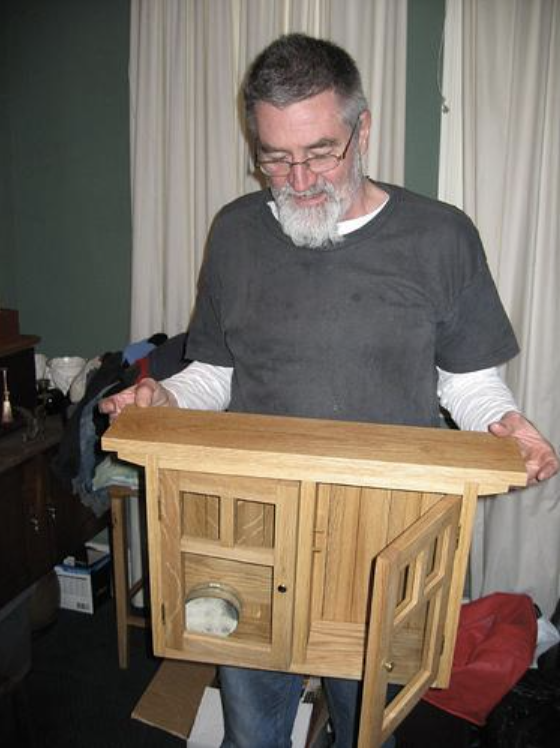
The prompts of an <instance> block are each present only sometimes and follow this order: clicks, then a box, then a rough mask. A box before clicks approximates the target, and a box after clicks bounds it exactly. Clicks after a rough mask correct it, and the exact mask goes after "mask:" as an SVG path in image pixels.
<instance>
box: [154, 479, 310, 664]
mask: <svg viewBox="0 0 560 748" xmlns="http://www.w3.org/2000/svg"><path fill="white" fill-rule="evenodd" d="M158 491H159V504H160V509H159V518H158V528H157V530H156V532H155V536H156V537H155V538H154V533H153V531H152V529H151V528H150V530H149V532H150V556H151V558H152V559H153V558H154V552H153V545H154V543H157V544H158V545H159V548H160V553H161V556H160V558H161V562H160V566H161V568H160V569H158V570H156V575H157V578H158V582H156V588H157V589H153V591H152V596H154V595H155V596H156V600H157V598H160V600H159V604H160V606H161V617H160V620H159V621H156V622H155V623H154V625H155V627H156V628H157V629H159V630H158V631H157V632H156V635H155V637H154V641H155V646H157V647H158V648H159V649H160V651H159V652H158V654H163V655H165V656H172V657H176V656H179V657H184V658H186V659H190V660H198V661H203V662H215V663H220V664H231V665H244V666H249V667H257V668H265V669H268V668H274V669H287V667H288V665H289V657H290V651H291V636H292V611H293V586H294V569H295V546H296V543H295V540H296V533H297V516H298V495H299V486H298V484H297V483H293V482H289V481H278V480H263V479H256V478H242V477H236V476H216V475H209V474H202V473H187V472H182V471H174V470H161V471H160V472H159V481H158ZM151 577H152V580H153V579H154V569H153V568H152V570H151ZM156 605H157V602H156ZM206 613H208V616H209V619H210V618H211V621H212V624H211V625H210V623H209V625H208V626H206V625H205V621H204V616H205V614H206ZM156 651H157V650H156Z"/></svg>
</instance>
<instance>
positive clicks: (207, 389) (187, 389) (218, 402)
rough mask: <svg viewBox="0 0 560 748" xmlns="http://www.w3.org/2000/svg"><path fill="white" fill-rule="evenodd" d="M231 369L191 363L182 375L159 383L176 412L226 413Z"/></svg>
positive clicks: (179, 374)
mask: <svg viewBox="0 0 560 748" xmlns="http://www.w3.org/2000/svg"><path fill="white" fill-rule="evenodd" d="M232 375H233V369H231V368H229V367H223V366H212V365H211V364H204V363H201V362H200V361H193V363H192V364H191V365H190V366H187V367H186V368H185V369H183V370H182V371H180V372H178V373H177V374H174V375H173V376H172V377H168V378H167V379H164V380H162V382H161V384H162V385H163V386H164V387H165V389H166V390H169V392H171V393H172V394H173V395H175V399H176V400H177V404H178V405H179V407H180V408H188V409H190V410H226V409H227V407H228V405H229V401H230V397H231V378H232Z"/></svg>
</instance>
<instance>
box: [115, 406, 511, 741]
mask: <svg viewBox="0 0 560 748" xmlns="http://www.w3.org/2000/svg"><path fill="white" fill-rule="evenodd" d="M103 446H104V448H105V449H108V450H114V451H117V452H118V455H119V457H120V458H121V459H124V460H128V461H130V462H134V463H136V464H138V465H143V466H144V467H145V469H146V489H147V515H148V545H149V558H150V584H151V598H152V610H153V634H154V649H155V652H156V654H158V655H160V656H164V657H172V658H183V659H189V660H195V661H204V662H214V663H218V664H232V665H241V666H246V667H254V668H264V669H273V670H283V671H286V672H298V673H307V674H315V675H333V676H341V677H347V678H355V679H360V678H361V679H363V681H364V688H363V701H362V713H361V722H360V737H359V746H360V748H366V746H367V747H368V748H371V746H376V745H379V744H381V742H382V741H383V740H384V739H385V738H386V737H387V736H388V735H389V734H390V733H391V732H392V731H393V730H394V728H395V727H396V725H397V724H398V723H399V722H400V721H401V720H402V719H403V718H404V716H406V714H407V713H408V712H409V711H410V709H411V708H412V707H413V706H414V704H415V703H416V702H417V701H418V699H419V698H420V697H421V696H422V694H423V693H424V692H425V690H426V689H427V688H428V687H430V686H432V685H436V686H439V687H445V686H447V685H448V682H449V677H450V672H451V664H452V656H453V649H454V643H455V636H456V631H457V624H458V618H459V611H460V604H461V598H462V593H463V586H464V579H465V573H466V567H467V558H468V551H469V546H470V538H471V532H472V525H473V520H474V514H475V509H476V501H477V497H478V496H481V495H489V494H497V493H504V492H506V491H507V490H508V489H509V487H510V486H521V485H524V484H525V470H524V465H523V462H522V460H521V458H520V456H519V454H518V450H517V447H516V445H515V443H513V441H510V440H503V439H496V438H495V437H492V436H490V435H488V434H472V433H461V432H456V431H448V430H445V429H421V428H404V427H391V426H375V425H371V424H360V423H342V422H326V421H320V420H306V419H296V418H279V417H264V416H253V415H239V414H233V413H202V412H194V411H173V410H166V409H149V410H145V409H144V410H143V409H134V408H130V409H127V410H126V411H125V412H124V413H123V414H122V415H121V416H120V417H119V419H118V420H117V421H116V422H115V423H114V424H113V425H112V426H111V427H110V429H109V430H108V431H107V432H106V434H105V436H104V438H103ZM200 596H202V597H203V598H204V600H205V601H206V602H209V604H210V606H212V605H213V604H214V603H216V607H213V608H212V609H213V610H214V617H216V616H217V617H218V619H219V617H221V616H223V615H225V614H224V613H223V611H224V610H225V611H226V612H227V615H228V616H229V617H228V618H226V619H225V620H226V622H228V625H229V628H227V629H224V630H219V628H218V629H205V628H204V627H202V628H201V627H200V623H199V621H198V619H196V621H195V617H194V615H192V614H191V611H192V610H193V609H192V608H191V607H189V605H190V604H191V603H192V600H193V599H195V600H198V599H199V598H200ZM195 623H196V625H195ZM388 683H397V684H401V685H402V686H403V688H402V690H401V691H400V692H399V694H398V696H397V697H396V698H395V699H394V700H393V701H392V702H391V703H390V704H389V705H387V706H386V705H385V693H386V690H387V684H388Z"/></svg>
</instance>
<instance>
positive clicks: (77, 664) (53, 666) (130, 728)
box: [0, 601, 185, 748]
mask: <svg viewBox="0 0 560 748" xmlns="http://www.w3.org/2000/svg"><path fill="white" fill-rule="evenodd" d="M159 664H160V660H158V659H157V658H155V657H154V656H153V655H152V654H151V651H150V642H149V635H148V634H147V633H146V632H145V631H144V630H142V629H133V630H132V631H131V634H130V665H129V668H128V670H121V669H120V668H119V665H118V657H117V633H116V622H115V614H114V606H113V604H112V602H111V601H107V602H105V603H104V604H102V605H101V606H100V608H99V609H98V610H97V611H96V613H95V615H93V616H89V615H85V614H81V613H74V612H71V611H65V610H60V611H58V614H57V617H56V620H55V622H54V623H53V624H51V625H50V626H49V627H48V628H46V629H44V630H43V631H41V632H39V633H36V634H35V635H34V638H33V657H32V668H31V672H30V673H29V674H28V676H27V678H26V680H25V688H24V692H25V693H24V701H25V712H26V715H27V717H26V720H25V721H26V723H27V724H28V727H29V728H30V729H29V730H26V731H25V732H26V733H27V735H26V736H23V735H22V731H21V729H20V730H19V732H18V730H17V720H16V719H15V716H13V713H14V711H18V708H17V706H16V707H14V704H12V705H11V706H8V705H3V711H2V713H0V746H2V748H24V746H25V748H27V746H33V748H129V747H130V748H132V746H134V748H178V746H184V745H185V743H184V741H183V740H180V739H179V738H177V737H175V736H173V735H170V734H168V733H166V732H164V731H162V730H160V729H157V728H154V727H151V726H149V725H145V724H143V723H141V722H138V721H137V720H135V719H132V718H131V716H130V715H131V712H132V710H133V708H134V707H135V705H136V703H137V702H138V700H139V699H140V697H141V695H142V693H143V692H144V690H145V689H146V687H147V686H148V684H149V682H150V680H151V679H152V677H153V675H154V674H155V672H156V670H157V668H158V666H159ZM20 706H21V704H20ZM7 708H11V710H12V718H7V717H8V715H7V713H6V709H7ZM19 711H21V710H19Z"/></svg>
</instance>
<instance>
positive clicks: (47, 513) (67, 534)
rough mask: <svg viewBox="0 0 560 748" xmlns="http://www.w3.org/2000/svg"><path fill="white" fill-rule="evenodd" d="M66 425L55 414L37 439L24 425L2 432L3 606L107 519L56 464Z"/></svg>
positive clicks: (0, 534) (0, 537)
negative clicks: (28, 436) (27, 437)
mask: <svg viewBox="0 0 560 748" xmlns="http://www.w3.org/2000/svg"><path fill="white" fill-rule="evenodd" d="M62 431H63V426H62V422H61V419H60V416H49V417H47V419H46V424H45V430H44V433H42V434H41V435H40V436H38V437H36V438H35V439H33V440H31V441H24V440H23V436H24V434H25V430H24V429H23V428H21V429H17V430H15V431H13V432H12V433H10V434H6V435H3V436H2V437H1V438H0V570H1V571H0V607H2V606H3V605H4V604H5V603H7V602H9V601H10V600H11V599H12V598H14V597H15V596H16V595H17V594H18V593H20V592H22V591H23V590H25V589H26V588H27V587H29V586H30V585H31V584H32V583H33V582H35V581H37V580H38V579H40V578H41V577H42V576H44V575H45V574H46V573H47V572H49V571H50V570H51V569H52V568H53V566H54V565H55V564H57V563H60V561H61V560H62V559H63V558H64V557H65V556H67V555H69V554H71V553H74V552H75V551H77V550H78V549H79V548H80V546H81V545H83V543H84V542H85V541H86V540H89V539H91V538H92V537H93V536H94V535H96V534H97V533H98V532H99V531H100V530H101V529H103V527H105V526H106V525H107V517H106V516H104V517H101V518H98V517H96V516H95V515H94V514H93V513H92V511H91V510H90V509H89V508H88V507H85V506H84V505H83V504H82V503H81V501H80V498H79V497H78V496H75V495H74V494H72V493H71V492H70V491H68V490H67V489H65V488H64V487H63V486H61V485H60V483H59V482H58V481H57V480H56V478H55V477H54V475H53V474H52V472H51V470H50V461H51V459H52V457H53V456H54V454H55V453H56V449H57V447H58V443H59V442H60V438H61V436H62Z"/></svg>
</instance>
